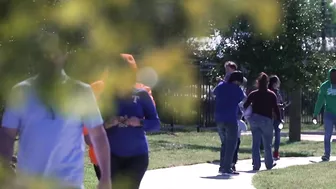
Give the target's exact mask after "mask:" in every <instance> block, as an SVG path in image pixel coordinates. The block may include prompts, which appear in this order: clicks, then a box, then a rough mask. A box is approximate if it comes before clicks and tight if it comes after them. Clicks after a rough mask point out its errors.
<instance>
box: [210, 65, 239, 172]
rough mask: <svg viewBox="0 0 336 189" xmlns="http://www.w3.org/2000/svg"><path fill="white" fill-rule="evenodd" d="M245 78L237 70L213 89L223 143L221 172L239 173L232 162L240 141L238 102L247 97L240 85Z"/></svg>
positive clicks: (219, 131)
mask: <svg viewBox="0 0 336 189" xmlns="http://www.w3.org/2000/svg"><path fill="white" fill-rule="evenodd" d="M243 78H244V77H243V74H242V73H241V72H240V71H235V72H233V73H232V74H231V75H230V78H229V80H228V82H221V83H219V84H218V86H217V87H216V88H215V89H214V91H213V93H214V95H215V96H216V100H215V104H216V106H215V120H216V123H217V129H218V134H219V137H220V139H221V143H222V144H221V152H220V167H219V173H221V174H238V173H237V172H235V171H234V170H232V167H231V163H232V161H233V156H234V152H235V149H236V146H237V141H238V125H237V112H238V108H239V107H238V104H239V103H240V102H241V101H242V100H243V99H244V98H245V95H244V93H243V91H242V89H241V88H240V87H239V86H240V85H241V84H242V83H243Z"/></svg>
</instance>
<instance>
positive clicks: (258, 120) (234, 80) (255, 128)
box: [213, 62, 289, 174]
mask: <svg viewBox="0 0 336 189" xmlns="http://www.w3.org/2000/svg"><path fill="white" fill-rule="evenodd" d="M225 70H226V75H225V78H224V79H223V80H221V81H220V82H219V84H218V85H217V86H216V87H215V89H214V90H213V94H214V96H215V98H216V100H215V102H216V109H215V119H216V122H217V128H218V133H219V136H220V139H221V152H220V168H219V172H220V173H221V174H239V173H238V172H236V170H235V164H236V162H237V157H238V152H239V145H240V133H237V132H241V131H243V130H244V129H242V126H241V125H243V124H241V123H242V120H241V118H242V116H241V114H243V115H244V117H245V120H246V121H247V122H248V123H249V125H250V127H251V132H252V163H253V170H259V169H260V167H261V160H260V145H261V143H263V146H264V151H265V165H266V168H267V169H272V168H273V167H274V166H275V165H276V163H275V162H274V160H277V159H279V158H280V156H279V146H280V128H279V125H280V124H281V123H282V122H283V109H284V108H285V107H287V106H288V105H289V103H284V102H283V100H282V97H281V95H280V92H279V87H280V79H279V78H278V77H277V76H275V75H273V76H270V77H269V76H268V75H267V74H265V73H263V72H262V73H260V74H259V76H258V78H257V80H256V88H257V89H256V90H253V91H252V92H250V93H249V94H248V96H246V94H245V92H244V90H243V89H242V87H241V86H242V85H243V84H244V83H246V82H247V81H246V79H245V78H244V76H243V73H242V72H240V71H237V65H236V64H235V63H233V62H226V63H225ZM249 111H251V112H250V113H249ZM243 128H244V127H243ZM245 130H246V126H245ZM273 136H274V138H275V139H274V151H273V154H272V141H273Z"/></svg>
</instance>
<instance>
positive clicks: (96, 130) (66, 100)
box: [0, 31, 111, 189]
mask: <svg viewBox="0 0 336 189" xmlns="http://www.w3.org/2000/svg"><path fill="white" fill-rule="evenodd" d="M36 41H37V42H38V43H37V45H34V46H33V45H32V46H33V48H36V51H38V52H40V55H41V57H40V58H41V61H40V62H37V65H36V68H37V71H38V75H36V76H34V77H32V78H29V79H27V80H25V81H22V82H20V83H18V84H17V85H15V86H14V87H13V89H12V91H11V93H10V95H9V100H8V102H7V106H6V107H5V112H4V114H3V117H2V128H1V129H0V144H1V146H0V159H1V160H3V162H2V163H3V165H10V160H11V157H12V155H13V150H14V141H15V138H16V136H17V135H19V146H18V156H17V158H18V162H17V173H18V174H17V179H18V181H21V182H24V181H25V180H26V179H22V180H21V179H20V178H21V176H23V177H42V178H43V179H47V180H49V179H52V180H55V181H56V182H57V183H59V185H60V186H59V187H56V188H64V187H70V188H76V189H84V183H83V182H84V155H85V148H84V140H83V134H82V131H83V125H85V126H86V127H87V129H88V132H89V134H90V138H91V142H92V145H93V146H94V147H95V149H96V155H97V159H98V164H99V165H100V166H101V167H104V168H103V169H102V172H101V173H102V176H101V180H100V181H99V185H98V189H109V188H111V179H110V169H109V168H106V167H110V160H109V159H110V157H109V156H110V151H109V143H108V139H107V136H106V131H105V129H104V127H103V119H102V116H101V114H100V110H99V109H98V106H97V103H96V99H95V97H94V95H93V92H92V90H91V87H90V86H89V85H87V84H84V83H82V82H79V81H75V80H73V79H71V78H70V77H69V76H67V75H66V74H65V71H64V70H63V66H64V63H65V60H66V52H64V51H62V46H61V44H62V43H61V40H60V39H59V36H58V35H57V34H56V33H49V32H45V31H43V32H42V33H41V34H39V36H38V39H37V40H36ZM50 187H52V186H50Z"/></svg>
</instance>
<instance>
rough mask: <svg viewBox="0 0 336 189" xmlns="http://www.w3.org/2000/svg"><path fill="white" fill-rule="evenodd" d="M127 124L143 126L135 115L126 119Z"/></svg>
mask: <svg viewBox="0 0 336 189" xmlns="http://www.w3.org/2000/svg"><path fill="white" fill-rule="evenodd" d="M125 124H126V125H129V126H132V127H140V126H141V123H140V119H139V118H137V117H134V116H132V117H130V118H129V119H127V120H126V121H125Z"/></svg>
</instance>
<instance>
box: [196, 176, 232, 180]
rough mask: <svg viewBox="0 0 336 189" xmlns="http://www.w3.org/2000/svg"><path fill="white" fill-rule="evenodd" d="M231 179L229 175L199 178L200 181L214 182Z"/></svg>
mask: <svg viewBox="0 0 336 189" xmlns="http://www.w3.org/2000/svg"><path fill="white" fill-rule="evenodd" d="M237 176H238V175H237ZM231 177H232V176H231V175H216V176H206V177H201V178H202V179H215V180H228V179H231Z"/></svg>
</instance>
